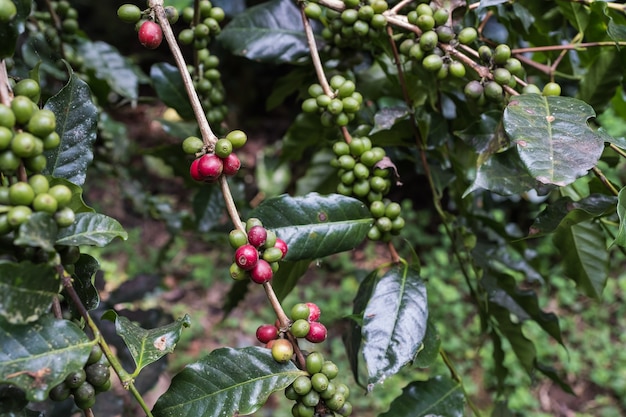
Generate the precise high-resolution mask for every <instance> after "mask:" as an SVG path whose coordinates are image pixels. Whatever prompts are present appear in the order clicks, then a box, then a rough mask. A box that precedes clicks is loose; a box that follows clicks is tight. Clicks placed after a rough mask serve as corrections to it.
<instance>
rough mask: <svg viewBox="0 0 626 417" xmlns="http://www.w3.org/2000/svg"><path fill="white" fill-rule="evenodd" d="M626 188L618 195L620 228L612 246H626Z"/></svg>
mask: <svg viewBox="0 0 626 417" xmlns="http://www.w3.org/2000/svg"><path fill="white" fill-rule="evenodd" d="M625 190H626V187H624V188H622V189H621V190H619V194H618V195H617V216H618V217H619V228H618V230H617V236H615V239H614V240H613V242H611V245H610V246H613V245H618V246H622V247H625V246H626V201H624V200H625V199H626V191H625Z"/></svg>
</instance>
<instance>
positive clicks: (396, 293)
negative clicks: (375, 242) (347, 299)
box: [362, 264, 428, 384]
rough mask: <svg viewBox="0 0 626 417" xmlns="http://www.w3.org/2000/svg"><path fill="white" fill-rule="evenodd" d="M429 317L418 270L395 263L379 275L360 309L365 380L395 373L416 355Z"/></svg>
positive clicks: (385, 376) (423, 286) (370, 382)
mask: <svg viewBox="0 0 626 417" xmlns="http://www.w3.org/2000/svg"><path fill="white" fill-rule="evenodd" d="M427 319H428V303H427V298H426V286H425V285H424V282H423V281H422V279H421V278H420V276H419V274H418V273H417V271H415V270H413V269H411V268H409V267H408V266H406V265H404V264H398V265H395V266H394V267H393V268H391V269H390V270H389V271H387V272H386V273H385V274H384V275H383V276H382V277H380V278H379V279H378V280H377V281H376V284H375V286H374V288H373V291H372V295H371V297H370V299H369V301H368V303H367V307H366V308H365V311H364V313H363V330H362V333H363V357H364V359H365V364H366V366H367V372H368V383H369V384H374V383H377V382H381V381H383V380H384V379H385V378H387V377H389V376H392V375H394V374H396V373H397V372H398V371H399V370H400V368H402V367H403V366H405V365H406V364H407V363H409V362H410V361H412V360H413V359H414V358H415V355H416V354H417V352H418V350H419V348H420V346H421V345H422V341H423V339H424V335H425V334H426V325H427Z"/></svg>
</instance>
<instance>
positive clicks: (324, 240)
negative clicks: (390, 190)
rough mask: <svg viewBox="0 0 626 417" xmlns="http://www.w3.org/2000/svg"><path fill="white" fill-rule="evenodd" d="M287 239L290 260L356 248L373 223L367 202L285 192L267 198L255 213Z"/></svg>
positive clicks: (252, 213) (339, 197)
mask: <svg viewBox="0 0 626 417" xmlns="http://www.w3.org/2000/svg"><path fill="white" fill-rule="evenodd" d="M250 217H258V218H260V219H261V220H262V221H263V225H264V226H265V227H267V228H269V229H272V230H273V231H274V232H276V235H277V236H278V237H280V238H281V239H283V240H284V241H285V242H287V245H288V246H289V252H287V256H286V257H285V259H286V260H288V261H297V260H301V259H315V258H321V257H324V256H327V255H331V254H333V253H339V252H343V251H346V250H350V249H353V248H354V247H356V246H357V245H358V244H360V243H361V242H362V241H363V239H365V236H366V235H367V231H368V230H369V228H370V227H371V224H372V218H371V217H370V213H369V210H368V209H367V207H365V205H364V204H363V203H362V202H360V201H359V200H356V199H354V198H351V197H345V196H341V195H336V194H333V195H329V196H321V195H319V194H317V193H311V194H307V195H305V196H303V197H290V196H288V195H283V196H280V197H276V198H272V199H268V200H265V201H263V203H261V204H260V205H259V206H258V207H257V208H255V209H254V210H253V211H252V212H251V213H250Z"/></svg>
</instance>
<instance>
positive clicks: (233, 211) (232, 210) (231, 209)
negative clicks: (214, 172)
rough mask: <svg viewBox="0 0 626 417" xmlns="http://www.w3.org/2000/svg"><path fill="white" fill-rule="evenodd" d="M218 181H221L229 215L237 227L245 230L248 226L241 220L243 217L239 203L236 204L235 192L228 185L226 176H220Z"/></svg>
mask: <svg viewBox="0 0 626 417" xmlns="http://www.w3.org/2000/svg"><path fill="white" fill-rule="evenodd" d="M218 181H219V182H220V187H221V189H222V194H223V196H224V203H226V211H227V212H228V216H229V217H230V219H231V220H232V222H233V224H234V225H235V227H236V228H237V229H239V230H241V231H242V232H245V231H246V227H245V226H244V224H243V222H242V221H241V217H239V212H238V211H237V205H236V204H235V200H234V199H233V194H232V193H231V192H230V187H229V186H228V180H227V179H226V176H225V175H222V176H220V178H219V180H218Z"/></svg>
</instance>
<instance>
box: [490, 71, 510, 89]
mask: <svg viewBox="0 0 626 417" xmlns="http://www.w3.org/2000/svg"><path fill="white" fill-rule="evenodd" d="M493 80H494V81H495V82H497V83H498V84H500V85H509V83H510V82H511V72H510V71H509V70H508V69H506V68H496V69H495V70H494V71H493Z"/></svg>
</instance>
